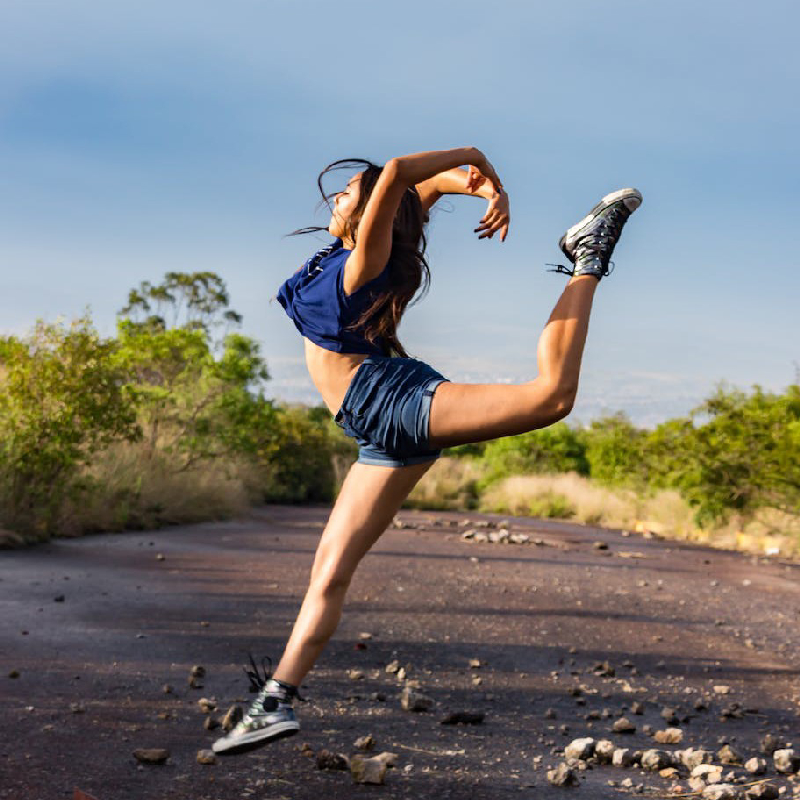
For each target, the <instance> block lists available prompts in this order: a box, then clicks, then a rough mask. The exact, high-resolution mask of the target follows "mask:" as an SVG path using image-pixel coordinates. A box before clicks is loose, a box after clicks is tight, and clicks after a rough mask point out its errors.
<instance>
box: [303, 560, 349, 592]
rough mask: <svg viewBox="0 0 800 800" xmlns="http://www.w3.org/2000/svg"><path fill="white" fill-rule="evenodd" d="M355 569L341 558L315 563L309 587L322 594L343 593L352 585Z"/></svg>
mask: <svg viewBox="0 0 800 800" xmlns="http://www.w3.org/2000/svg"><path fill="white" fill-rule="evenodd" d="M354 571H355V570H354V569H352V568H350V567H348V566H346V565H345V564H344V563H343V562H342V561H341V560H339V559H336V558H329V559H325V560H324V561H322V562H321V563H320V564H319V565H316V564H315V565H314V569H313V571H312V573H311V585H310V587H309V588H310V589H311V590H312V591H314V592H315V593H317V594H320V595H322V596H335V595H343V594H345V593H346V592H347V590H348V588H349V587H350V582H351V581H352V579H353V572H354Z"/></svg>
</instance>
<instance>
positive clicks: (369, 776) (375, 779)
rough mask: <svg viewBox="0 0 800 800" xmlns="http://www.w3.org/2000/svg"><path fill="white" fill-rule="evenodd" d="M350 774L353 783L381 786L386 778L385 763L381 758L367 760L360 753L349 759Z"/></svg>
mask: <svg viewBox="0 0 800 800" xmlns="http://www.w3.org/2000/svg"><path fill="white" fill-rule="evenodd" d="M350 774H351V775H352V776H353V781H354V782H355V783H369V784H375V785H381V784H383V782H384V779H385V778H386V761H384V759H382V758H378V757H373V758H367V757H366V756H362V755H361V754H360V753H358V754H356V755H354V756H353V757H352V758H351V759H350Z"/></svg>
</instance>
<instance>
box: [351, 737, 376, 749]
mask: <svg viewBox="0 0 800 800" xmlns="http://www.w3.org/2000/svg"><path fill="white" fill-rule="evenodd" d="M353 747H355V748H356V750H372V748H373V747H375V739H373V738H372V734H369V733H368V734H367V735H366V736H359V738H358V739H356V740H355V742H354V743H353Z"/></svg>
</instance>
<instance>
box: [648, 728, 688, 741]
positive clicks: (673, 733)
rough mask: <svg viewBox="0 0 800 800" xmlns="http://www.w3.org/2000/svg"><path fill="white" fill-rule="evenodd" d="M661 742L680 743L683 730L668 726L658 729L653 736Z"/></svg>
mask: <svg viewBox="0 0 800 800" xmlns="http://www.w3.org/2000/svg"><path fill="white" fill-rule="evenodd" d="M653 738H654V739H655V740H656V741H657V742H658V743H659V744H680V743H681V741H682V740H683V731H682V730H681V729H680V728H666V729H665V730H663V731H656V733H655V736H654V737H653Z"/></svg>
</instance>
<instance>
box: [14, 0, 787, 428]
mask: <svg viewBox="0 0 800 800" xmlns="http://www.w3.org/2000/svg"><path fill="white" fill-rule="evenodd" d="M798 24H800V11H798V7H797V5H796V4H793V3H789V2H772V1H771V0H766V2H762V3H759V4H757V5H756V4H744V3H735V4H734V3H729V2H717V1H716V0H711V1H709V2H705V3H697V2H692V3H689V2H683V1H682V0H678V1H677V2H670V3H642V2H640V1H639V2H627V1H626V0H609V1H607V2H604V3H597V2H573V1H572V0H565V2H562V3H559V4H554V3H537V2H529V1H528V2H499V3H495V4H493V5H491V6H487V5H486V4H485V3H475V2H470V1H469V0H467V2H464V1H463V0H462V1H461V2H425V3H422V2H418V0H409V1H408V2H405V3H403V4H402V5H397V4H379V3H374V2H371V3H370V2H352V1H349V0H348V1H346V2H339V3H337V4H331V3H324V4H323V3H317V2H289V0H271V1H267V0H260V1H258V2H257V1H256V0H230V2H227V3H225V4H221V3H220V4H198V3H189V2H184V0H177V1H176V2H168V1H167V2H165V1H164V0H161V2H158V3H156V2H151V1H150V0H139V2H136V3H131V2H128V1H127V0H119V2H116V3H104V2H99V0H97V1H96V2H88V1H86V0H57V1H54V2H42V1H41V0H28V1H27V2H26V3H16V4H13V3H4V4H2V5H0V28H2V30H3V31H4V32H5V34H6V35H5V36H4V46H3V48H2V50H0V175H2V184H3V189H4V191H3V192H2V193H0V263H1V264H2V276H3V284H2V288H3V291H2V294H0V312H2V313H0V331H2V332H5V333H22V332H25V331H26V330H28V329H29V328H30V327H31V326H32V325H33V323H34V321H35V320H36V318H38V317H43V318H46V319H50V320H53V319H55V318H57V317H58V316H63V317H65V318H72V317H75V316H77V315H79V314H80V313H81V312H82V311H83V309H84V308H85V307H87V306H89V307H90V309H91V313H92V315H93V318H94V320H95V322H96V324H97V326H98V327H99V329H100V330H101V331H103V332H104V333H106V334H110V333H112V332H113V330H114V324H115V314H116V311H117V310H118V309H119V308H121V307H122V305H124V302H125V298H126V295H127V291H128V289H129V288H131V287H132V286H134V285H137V284H138V283H139V282H140V281H142V280H144V279H147V280H151V281H159V280H160V279H161V277H162V276H163V274H164V273H165V272H166V271H167V270H187V271H190V270H198V269H209V270H213V271H215V272H217V273H219V274H220V275H221V276H222V277H223V278H224V280H225V281H226V282H227V284H228V288H229V291H230V294H231V301H232V307H233V308H235V309H236V310H237V311H239V312H240V313H242V314H243V315H244V325H243V331H244V332H245V333H247V334H249V335H252V336H254V337H255V338H257V339H258V340H259V341H260V342H261V343H262V348H263V353H264V355H265V358H266V360H267V363H268V367H269V369H270V372H271V374H272V380H271V381H270V382H269V383H268V385H267V393H268V394H271V395H273V396H275V397H280V398H284V399H291V400H303V401H306V402H316V401H317V400H318V396H317V395H316V394H315V392H314V390H313V386H312V384H311V382H310V380H309V379H308V376H307V373H306V372H305V368H304V365H303V360H302V354H303V351H302V340H301V339H300V337H299V336H298V335H297V333H296V331H295V328H294V326H293V325H292V323H291V322H290V321H289V319H288V318H287V317H286V316H285V315H284V312H283V310H282V309H281V307H280V306H279V305H278V304H277V303H272V304H270V303H269V298H270V297H272V296H273V295H274V294H275V291H276V290H277V288H278V286H279V285H280V283H281V282H282V280H283V279H284V278H285V277H287V276H288V275H289V274H291V273H292V272H293V271H294V270H295V269H296V268H297V266H299V264H300V263H301V262H302V261H303V260H304V259H305V258H306V257H307V255H309V254H310V252H312V251H313V250H315V249H316V248H317V247H318V246H319V245H318V244H317V240H315V239H314V238H313V237H305V238H302V237H299V238H286V237H285V234H286V233H287V232H288V231H291V230H293V229H294V228H296V227H300V226H303V225H307V224H314V223H317V224H319V223H320V222H322V223H326V222H327V219H326V217H325V215H324V214H316V215H315V205H316V202H317V199H318V196H317V194H316V187H315V178H316V175H317V173H318V171H319V170H320V169H321V168H322V167H323V166H324V165H325V164H327V163H329V162H330V161H332V160H334V159H337V158H342V157H349V156H361V157H365V158H371V159H373V160H376V161H379V162H383V161H385V160H386V159H388V158H390V157H392V156H394V155H401V154H403V153H409V152H415V151H419V150H429V149H443V148H449V147H457V146H462V145H476V146H478V147H480V148H481V149H482V150H484V152H486V153H487V155H488V156H489V158H490V159H491V161H492V163H493V164H494V165H495V167H496V169H497V170H498V172H499V174H500V176H501V177H502V179H503V181H504V184H505V187H506V189H507V190H508V192H509V195H510V197H511V203H512V227H511V232H510V234H509V237H508V239H507V241H506V242H505V243H503V244H501V243H500V242H499V241H497V240H494V241H478V240H477V237H475V236H474V234H472V229H473V228H474V227H475V224H476V223H477V221H478V219H479V218H480V216H481V215H482V214H483V210H484V207H483V203H482V202H481V201H479V200H475V199H473V198H455V199H454V200H453V201H452V202H451V203H449V204H448V206H447V208H445V209H442V210H440V211H438V212H437V213H436V214H435V216H434V218H433V220H432V222H431V229H430V246H429V251H428V252H429V260H430V264H431V273H432V279H433V280H432V286H431V290H430V292H429V294H428V295H427V297H426V298H425V299H424V300H422V301H421V302H420V303H419V304H418V305H416V306H413V307H412V308H410V309H409V310H408V312H407V314H406V316H405V318H404V321H403V324H402V326H401V328H400V335H401V339H402V340H403V341H404V343H405V344H406V347H407V348H408V349H409V351H410V352H411V353H412V354H413V355H415V356H417V357H419V358H422V359H424V360H426V361H429V362H430V363H432V364H433V366H435V367H436V368H438V369H439V370H441V371H442V372H443V373H444V374H445V375H446V376H447V377H449V378H451V379H452V380H456V381H466V382H494V381H504V382H513V383H516V382H521V381H524V380H529V379H531V378H532V377H534V375H535V370H536V366H535V350H536V341H537V338H538V335H539V333H540V331H541V328H542V326H543V325H544V323H545V321H546V319H547V315H548V314H549V311H550V309H551V307H552V305H553V303H554V302H555V300H556V298H557V296H558V293H559V291H560V289H561V288H562V286H563V283H564V280H565V279H564V277H563V276H559V275H553V274H550V273H548V272H546V267H545V264H546V263H547V262H558V261H559V260H561V261H562V262H563V257H561V254H560V252H559V250H558V247H557V242H558V239H559V237H560V235H561V234H562V232H563V231H564V230H565V229H566V228H567V227H569V226H570V225H571V224H573V222H575V221H577V220H578V219H579V218H580V217H582V216H583V215H584V214H585V213H586V211H588V209H589V208H590V207H591V206H592V205H593V204H594V203H595V202H596V201H597V200H598V199H599V197H600V196H602V195H603V194H605V193H606V192H608V191H611V190H614V189H617V188H620V187H622V186H636V187H638V188H639V189H640V190H641V191H642V193H643V194H644V198H645V199H644V204H643V205H642V207H641V208H640V209H639V210H638V211H637V212H636V214H635V215H634V217H632V219H631V221H630V223H629V224H628V226H627V227H626V229H625V232H624V235H623V239H622V241H621V243H620V245H619V246H618V248H617V252H616V254H615V257H614V260H615V262H616V271H615V273H614V274H613V275H612V276H611V277H610V278H608V279H605V280H604V281H603V282H602V283H601V286H600V288H599V291H598V295H597V300H596V304H595V312H594V315H593V318H592V323H591V328H590V334H589V341H588V344H587V349H586V355H585V359H584V373H583V377H582V383H581V389H580V393H579V399H578V404H577V406H576V409H575V411H574V412H573V418H574V419H576V420H578V421H588V420H589V419H591V418H592V417H594V416H596V415H598V414H600V413H603V412H605V411H613V410H617V409H624V410H626V411H628V413H630V414H631V416H632V417H633V418H634V420H636V421H637V422H639V423H641V424H654V423H656V422H658V421H660V420H663V419H665V418H667V417H669V416H674V415H677V414H682V413H685V412H686V411H688V410H689V408H691V407H692V406H693V405H695V404H696V403H697V402H699V401H700V400H701V399H702V398H703V397H704V396H705V395H706V394H707V393H708V392H709V391H710V390H711V389H712V388H713V386H714V385H715V383H716V382H718V381H721V380H725V381H727V382H729V383H730V384H733V385H737V386H741V387H744V388H746V387H748V386H750V385H752V384H754V383H759V384H761V385H763V386H765V387H767V388H770V389H776V390H779V389H782V388H783V387H785V386H786V385H788V384H789V383H791V382H792V381H793V380H794V379H795V370H796V366H795V365H796V364H797V363H798V362H799V361H800V352H798V351H799V350H800V348H798V344H797V343H798V310H797V308H798V298H800V250H798V247H797V246H796V242H795V238H796V230H797V227H798V225H797V217H798V213H800V207H799V206H800V203H798V196H799V192H798V187H799V186H800V164H799V163H798V162H799V161H800V157H799V156H798V145H797V140H798V131H799V130H800V125H799V124H798V123H800V111H798V104H797V101H796V96H797V85H798V78H800V56H799V55H798V50H797V48H796V42H795V38H796V36H795V31H796V30H797V28H798Z"/></svg>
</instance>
